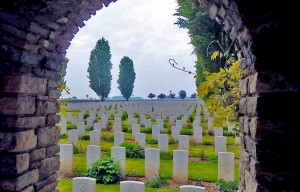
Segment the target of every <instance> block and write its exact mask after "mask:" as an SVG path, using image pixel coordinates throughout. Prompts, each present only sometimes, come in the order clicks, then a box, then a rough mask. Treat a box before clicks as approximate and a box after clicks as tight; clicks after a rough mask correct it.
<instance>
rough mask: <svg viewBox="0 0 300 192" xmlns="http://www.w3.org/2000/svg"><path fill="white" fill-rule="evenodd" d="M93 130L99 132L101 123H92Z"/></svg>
mask: <svg viewBox="0 0 300 192" xmlns="http://www.w3.org/2000/svg"><path fill="white" fill-rule="evenodd" d="M94 130H96V131H100V132H101V131H102V128H101V123H94Z"/></svg>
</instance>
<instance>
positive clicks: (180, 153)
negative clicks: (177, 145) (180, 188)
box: [173, 150, 189, 184]
mask: <svg viewBox="0 0 300 192" xmlns="http://www.w3.org/2000/svg"><path fill="white" fill-rule="evenodd" d="M188 161H189V153H188V151H186V150H174V151H173V181H174V182H176V183H180V184H184V183H187V182H188Z"/></svg>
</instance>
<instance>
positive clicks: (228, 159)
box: [218, 152, 234, 181]
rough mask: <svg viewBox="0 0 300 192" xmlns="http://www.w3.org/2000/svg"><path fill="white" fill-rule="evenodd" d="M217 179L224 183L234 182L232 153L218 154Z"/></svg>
mask: <svg viewBox="0 0 300 192" xmlns="http://www.w3.org/2000/svg"><path fill="white" fill-rule="evenodd" d="M218 179H219V180H224V181H233V180H234V153H230V152H220V153H218Z"/></svg>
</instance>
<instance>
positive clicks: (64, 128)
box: [60, 121, 67, 134]
mask: <svg viewBox="0 0 300 192" xmlns="http://www.w3.org/2000/svg"><path fill="white" fill-rule="evenodd" d="M60 134H67V121H61V130H60Z"/></svg>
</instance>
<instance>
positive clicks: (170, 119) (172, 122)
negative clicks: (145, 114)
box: [169, 115, 175, 126]
mask: <svg viewBox="0 0 300 192" xmlns="http://www.w3.org/2000/svg"><path fill="white" fill-rule="evenodd" d="M174 122H175V117H174V116H173V115H170V116H169V125H170V126H172V125H174Z"/></svg>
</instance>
